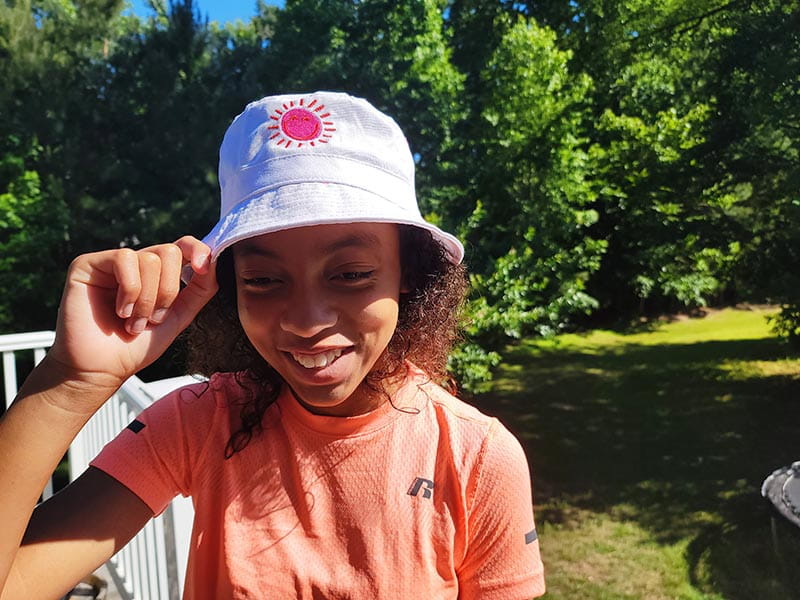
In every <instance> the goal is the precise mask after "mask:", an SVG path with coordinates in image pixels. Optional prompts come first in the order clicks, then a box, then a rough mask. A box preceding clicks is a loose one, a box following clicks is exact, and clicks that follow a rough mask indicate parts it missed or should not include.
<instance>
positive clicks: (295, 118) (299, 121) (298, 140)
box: [269, 98, 336, 148]
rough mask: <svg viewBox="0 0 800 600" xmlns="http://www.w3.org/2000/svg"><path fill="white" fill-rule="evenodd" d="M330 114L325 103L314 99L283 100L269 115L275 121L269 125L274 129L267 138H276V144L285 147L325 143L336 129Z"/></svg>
mask: <svg viewBox="0 0 800 600" xmlns="http://www.w3.org/2000/svg"><path fill="white" fill-rule="evenodd" d="M330 116H331V113H330V112H328V111H326V110H325V105H324V104H320V103H318V102H317V101H316V100H314V99H312V100H311V101H310V102H308V103H306V99H305V98H301V99H300V100H298V101H297V102H295V101H294V100H290V101H289V102H284V103H283V106H281V108H276V109H275V110H274V111H273V112H272V114H271V115H270V117H269V118H270V119H272V120H273V121H275V123H273V124H272V125H270V126H269V129H272V130H274V133H273V134H272V135H271V136H270V138H269V139H270V140H277V142H276V144H277V145H278V146H283V147H285V148H290V147H291V146H293V145H295V144H296V145H297V147H298V148H302V147H303V145H304V144H309V145H310V146H316V145H317V144H327V143H328V140H329V139H330V138H331V137H332V135H333V132H334V131H336V128H335V127H334V126H333V125H334V124H333V121H332V120H331V119H330Z"/></svg>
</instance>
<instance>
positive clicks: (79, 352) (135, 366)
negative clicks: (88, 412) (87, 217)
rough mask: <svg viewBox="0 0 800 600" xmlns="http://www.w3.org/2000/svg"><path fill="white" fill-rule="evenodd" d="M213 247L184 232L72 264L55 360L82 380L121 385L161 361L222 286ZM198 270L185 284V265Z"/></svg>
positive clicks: (83, 257)
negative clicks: (174, 237) (173, 239)
mask: <svg viewBox="0 0 800 600" xmlns="http://www.w3.org/2000/svg"><path fill="white" fill-rule="evenodd" d="M209 256H210V250H209V249H208V247H207V246H206V245H205V244H203V243H202V242H200V241H199V240H197V239H196V238H193V237H190V236H187V237H183V238H181V239H180V240H178V241H177V242H175V243H174V244H161V245H158V246H150V247H148V248H144V249H142V250H138V251H134V250H131V249H128V248H122V249H117V250H106V251H103V252H96V253H92V254H84V255H81V256H79V257H78V258H76V259H75V260H74V261H73V263H72V265H70V268H69V272H68V274H67V282H66V285H65V288H64V296H63V297H62V300H61V306H60V307H59V315H58V323H57V325H56V340H55V342H54V344H53V347H52V348H51V350H50V352H49V353H48V362H49V363H50V365H51V366H54V367H56V368H57V369H58V370H59V371H61V377H63V378H65V379H69V380H72V381H75V382H78V383H80V384H90V385H91V384H96V385H98V386H100V387H104V388H106V387H116V386H118V385H120V384H121V383H122V382H123V381H124V380H125V379H127V378H128V377H129V376H130V375H132V374H134V373H136V372H137V371H138V370H140V369H142V368H144V367H145V366H147V365H149V364H150V363H152V362H153V361H154V360H156V359H157V358H158V357H159V356H160V355H161V354H162V353H163V352H164V351H165V350H166V349H167V347H168V346H169V345H170V344H171V343H172V341H173V340H174V339H175V338H176V337H177V336H178V334H179V333H180V332H181V331H183V329H185V328H186V327H187V326H188V325H189V323H191V321H192V319H193V318H194V317H195V316H196V315H197V313H198V312H199V311H200V309H201V308H202V307H203V306H204V305H205V304H206V302H208V301H209V300H210V299H211V297H212V296H213V295H214V294H215V293H216V291H217V282H216V274H215V269H213V268H212V267H211V265H210V260H209ZM187 265H188V266H189V267H190V268H191V270H192V272H193V276H192V278H191V280H190V282H189V283H188V285H186V286H185V287H184V288H183V289H181V288H180V277H181V270H182V269H183V268H184V266H187Z"/></svg>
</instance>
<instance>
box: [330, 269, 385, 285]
mask: <svg viewBox="0 0 800 600" xmlns="http://www.w3.org/2000/svg"><path fill="white" fill-rule="evenodd" d="M374 274H375V271H374V270H372V271H345V272H344V273H339V274H338V275H336V277H335V278H337V279H338V278H340V279H343V280H344V281H352V282H356V281H364V280H365V279H371V278H372V276H373V275H374Z"/></svg>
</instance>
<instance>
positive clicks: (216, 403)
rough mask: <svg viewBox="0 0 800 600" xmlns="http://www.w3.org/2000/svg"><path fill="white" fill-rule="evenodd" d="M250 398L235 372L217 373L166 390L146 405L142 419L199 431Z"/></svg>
mask: <svg viewBox="0 0 800 600" xmlns="http://www.w3.org/2000/svg"><path fill="white" fill-rule="evenodd" d="M246 401H247V393H246V390H245V389H244V388H243V387H242V386H241V385H239V383H238V381H237V379H236V377H235V374H233V373H217V374H214V375H212V376H211V378H209V379H207V380H206V379H199V380H197V381H196V382H194V383H190V384H188V385H183V386H180V387H177V388H175V389H173V390H172V391H170V392H168V393H166V394H165V395H164V396H162V397H161V398H159V399H158V400H156V401H155V402H154V403H153V404H152V405H150V406H149V407H148V408H147V409H145V411H144V412H143V413H142V414H141V415H140V417H139V420H140V421H143V422H144V423H146V424H148V425H157V424H160V427H159V428H161V429H164V428H174V427H176V426H178V427H179V428H181V429H185V430H189V431H196V432H198V433H199V432H200V431H203V430H204V429H205V428H206V427H207V426H208V425H210V424H211V423H212V422H213V421H215V420H218V419H219V418H220V417H221V416H223V415H225V414H227V413H229V412H230V411H231V410H232V409H235V408H236V407H238V406H240V405H241V404H242V403H243V402H246ZM236 412H238V410H237V411H236ZM226 420H227V419H226Z"/></svg>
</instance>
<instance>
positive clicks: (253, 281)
mask: <svg viewBox="0 0 800 600" xmlns="http://www.w3.org/2000/svg"><path fill="white" fill-rule="evenodd" d="M242 282H243V283H244V284H245V285H248V286H251V287H266V286H268V285H272V284H274V283H280V280H279V279H273V278H272V277H246V278H243V279H242Z"/></svg>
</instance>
